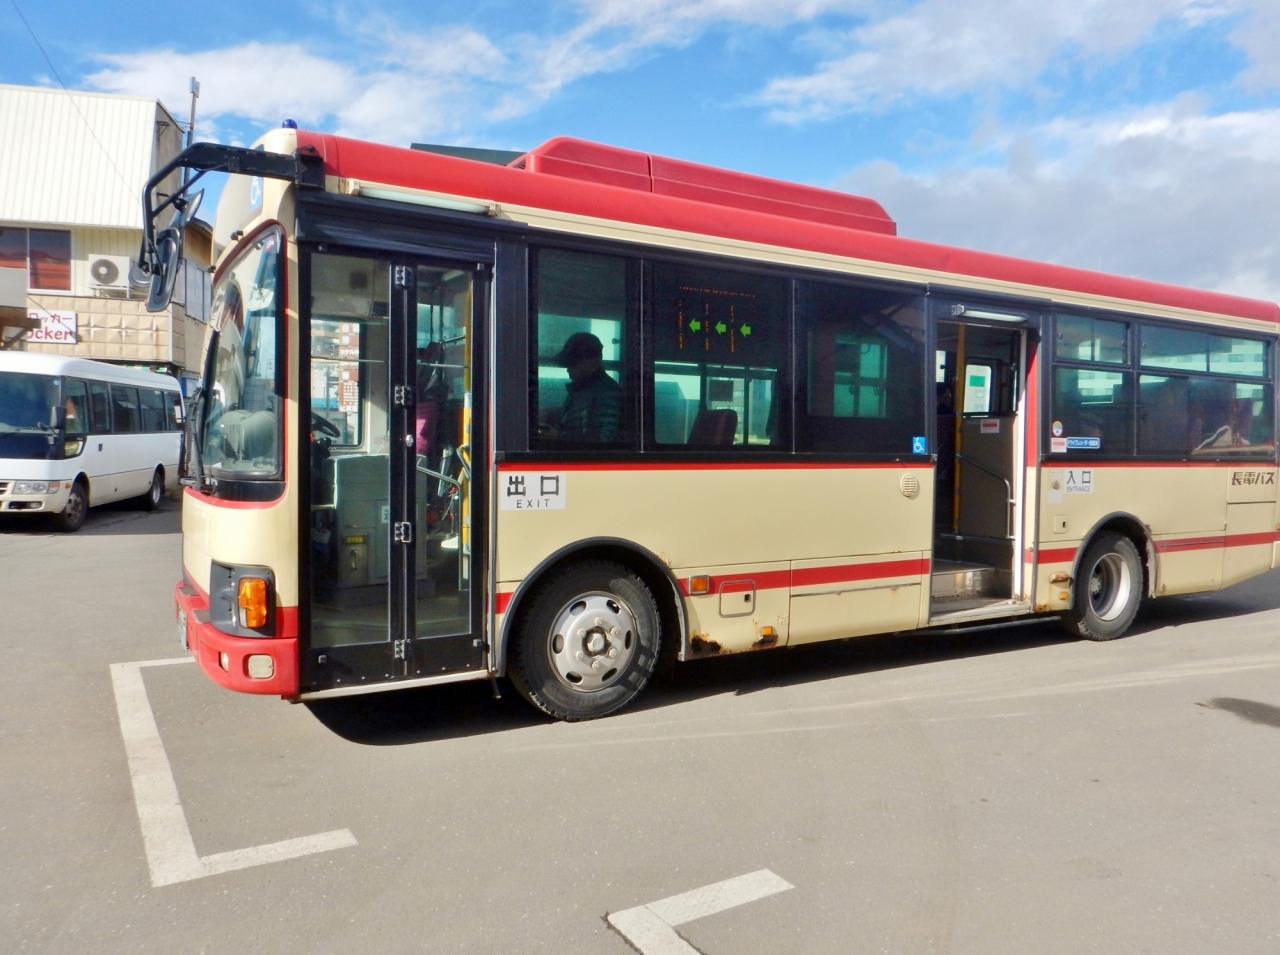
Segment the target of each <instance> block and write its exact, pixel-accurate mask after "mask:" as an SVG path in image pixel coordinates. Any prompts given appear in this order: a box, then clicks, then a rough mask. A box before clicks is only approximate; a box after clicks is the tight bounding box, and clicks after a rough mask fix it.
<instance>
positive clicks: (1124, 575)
mask: <svg viewBox="0 0 1280 955" xmlns="http://www.w3.org/2000/svg"><path fill="white" fill-rule="evenodd" d="M1072 588H1073V589H1072V594H1071V609H1070V610H1069V611H1068V612H1067V613H1066V614H1065V615H1064V616H1063V618H1062V623H1063V626H1065V627H1066V630H1067V632H1068V633H1070V634H1072V635H1073V636H1077V637H1083V638H1084V639H1086V640H1114V639H1115V638H1116V637H1119V636H1122V635H1123V634H1124V632H1125V631H1126V630H1128V629H1129V626H1130V624H1132V623H1133V618H1134V617H1136V616H1137V615H1138V606H1139V605H1140V604H1141V603H1142V558H1140V557H1139V556H1138V549H1137V548H1136V547H1135V546H1134V545H1133V541H1131V540H1130V539H1129V538H1127V537H1125V536H1124V535H1122V534H1112V533H1107V534H1099V535H1098V537H1096V538H1095V539H1094V541H1093V543H1091V544H1090V545H1089V547H1088V549H1087V550H1085V552H1084V559H1083V560H1081V561H1080V568H1079V573H1078V575H1077V576H1076V580H1075V583H1074V584H1073V585H1072Z"/></svg>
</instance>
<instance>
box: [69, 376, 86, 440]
mask: <svg viewBox="0 0 1280 955" xmlns="http://www.w3.org/2000/svg"><path fill="white" fill-rule="evenodd" d="M63 394H64V395H65V399H64V407H65V409H66V412H67V436H68V437H71V436H72V435H85V434H88V433H89V391H88V388H87V387H86V386H85V383H84V382H83V381H81V380H80V379H78V378H68V379H67V380H66V384H65V386H64V388H63Z"/></svg>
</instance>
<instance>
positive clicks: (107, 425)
mask: <svg viewBox="0 0 1280 955" xmlns="http://www.w3.org/2000/svg"><path fill="white" fill-rule="evenodd" d="M89 422H90V427H89V431H90V433H92V434H110V433H111V392H110V390H109V389H108V388H107V383H106V382H105V381H91V382H89Z"/></svg>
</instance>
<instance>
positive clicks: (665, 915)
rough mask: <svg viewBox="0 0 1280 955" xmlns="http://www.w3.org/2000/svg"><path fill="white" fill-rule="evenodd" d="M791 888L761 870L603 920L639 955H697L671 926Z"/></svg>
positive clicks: (779, 877)
mask: <svg viewBox="0 0 1280 955" xmlns="http://www.w3.org/2000/svg"><path fill="white" fill-rule="evenodd" d="M794 888H795V886H794V885H792V884H791V883H790V882H788V881H787V880H786V879H784V878H782V877H781V876H778V875H775V874H774V873H772V872H770V871H769V870H768V869H761V870H759V871H758V872H750V873H748V874H747V875H740V876H738V877H737V878H735V879H725V880H724V881H723V882H716V883H714V884H712V885H704V886H703V887H702V888H700V889H693V890H692V891H690V892H682V893H680V894H679V895H672V896H669V897H667V898H665V899H659V900H658V901H657V902H650V903H649V904H648V905H638V906H636V907H635V908H633V909H624V910H623V911H621V912H614V913H612V914H611V915H609V916H608V917H607V921H608V923H609V924H610V925H612V926H613V927H614V929H616V930H617V932H618V933H619V934H620V935H621V936H622V937H623V938H625V939H626V940H627V941H628V942H630V943H631V944H632V945H633V946H635V948H636V949H637V950H638V951H639V952H640V953H641V955H698V950H697V949H695V948H694V947H693V946H692V945H690V944H689V943H688V942H686V941H685V940H684V939H683V938H681V937H680V936H679V935H678V934H677V933H676V930H675V928H674V926H676V925H683V924H684V923H685V922H692V921H693V920H694V919H700V918H703V917H704V916H707V915H715V914H716V913H717V912H723V911H724V910H725V909H731V908H734V907H735V906H738V905H745V904H746V903H748V902H755V901H757V900H758V899H763V898H767V897H768V896H770V895H776V894H777V893H779V892H785V891H787V889H794Z"/></svg>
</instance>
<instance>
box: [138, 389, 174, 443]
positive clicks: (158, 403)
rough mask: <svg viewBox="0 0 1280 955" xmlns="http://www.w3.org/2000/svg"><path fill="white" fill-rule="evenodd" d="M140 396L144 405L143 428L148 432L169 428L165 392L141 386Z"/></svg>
mask: <svg viewBox="0 0 1280 955" xmlns="http://www.w3.org/2000/svg"><path fill="white" fill-rule="evenodd" d="M138 398H139V401H140V403H141V405H142V430H143V431H146V432H147V433H148V434H150V433H153V432H157V431H167V430H169V429H168V425H167V421H168V417H169V416H168V414H167V413H166V410H165V400H164V392H163V391H160V390H159V389H156V388H139V389H138Z"/></svg>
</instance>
